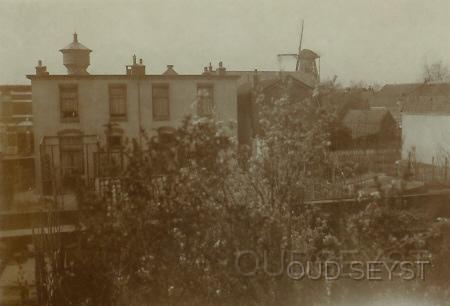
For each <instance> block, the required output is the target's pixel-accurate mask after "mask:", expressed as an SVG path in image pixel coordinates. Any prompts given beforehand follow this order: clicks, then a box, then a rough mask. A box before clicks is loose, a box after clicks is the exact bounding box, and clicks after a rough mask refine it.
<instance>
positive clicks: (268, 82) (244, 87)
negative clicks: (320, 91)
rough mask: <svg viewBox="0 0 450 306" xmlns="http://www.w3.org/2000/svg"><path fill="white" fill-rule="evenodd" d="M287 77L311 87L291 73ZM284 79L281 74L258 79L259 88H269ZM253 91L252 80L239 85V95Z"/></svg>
mask: <svg viewBox="0 0 450 306" xmlns="http://www.w3.org/2000/svg"><path fill="white" fill-rule="evenodd" d="M258 76H259V74H258ZM286 78H291V79H292V80H294V81H295V82H296V83H298V84H300V85H303V86H305V87H309V88H311V87H310V86H309V85H308V84H305V83H304V82H302V81H300V80H298V79H297V78H295V77H292V76H291V75H287V76H286ZM282 80H283V79H282V77H280V76H277V77H274V78H271V79H263V80H258V86H259V88H262V89H267V88H269V87H271V86H273V85H276V84H278V83H279V82H281V81H282ZM252 91H253V82H250V81H247V82H245V83H243V84H241V85H240V86H239V87H238V95H245V94H248V93H250V92H252Z"/></svg>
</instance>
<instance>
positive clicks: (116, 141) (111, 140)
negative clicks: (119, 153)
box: [108, 135, 122, 149]
mask: <svg viewBox="0 0 450 306" xmlns="http://www.w3.org/2000/svg"><path fill="white" fill-rule="evenodd" d="M108 145H109V147H110V148H111V149H117V148H120V147H121V146H122V136H120V135H112V136H109V137H108Z"/></svg>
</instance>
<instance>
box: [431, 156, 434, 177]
mask: <svg viewBox="0 0 450 306" xmlns="http://www.w3.org/2000/svg"><path fill="white" fill-rule="evenodd" d="M431 180H432V181H434V156H433V157H432V158H431Z"/></svg>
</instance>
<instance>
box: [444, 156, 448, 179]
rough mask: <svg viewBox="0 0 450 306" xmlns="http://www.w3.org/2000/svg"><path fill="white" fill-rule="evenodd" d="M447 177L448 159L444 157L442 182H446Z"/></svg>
mask: <svg viewBox="0 0 450 306" xmlns="http://www.w3.org/2000/svg"><path fill="white" fill-rule="evenodd" d="M447 175H448V157H447V156H446V157H445V165H444V181H446V180H447Z"/></svg>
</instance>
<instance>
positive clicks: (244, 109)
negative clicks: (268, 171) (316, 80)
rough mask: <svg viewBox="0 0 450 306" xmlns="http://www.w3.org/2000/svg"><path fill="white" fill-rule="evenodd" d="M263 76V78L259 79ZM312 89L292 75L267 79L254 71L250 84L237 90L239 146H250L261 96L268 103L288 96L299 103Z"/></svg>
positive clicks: (247, 83) (255, 131)
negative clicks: (257, 101) (258, 99)
mask: <svg viewBox="0 0 450 306" xmlns="http://www.w3.org/2000/svg"><path fill="white" fill-rule="evenodd" d="M260 75H263V76H264V77H265V78H263V79H262V80H261V79H260V78H259V77H260ZM312 91H313V88H312V87H311V86H309V85H307V84H305V83H304V82H302V81H301V80H299V79H298V78H296V77H294V76H293V75H292V74H289V73H287V74H284V73H282V72H280V73H279V74H278V75H277V76H276V77H273V78H267V76H265V75H264V73H260V72H258V71H255V72H254V74H253V79H252V82H245V83H243V84H241V85H240V86H239V88H238V139H239V144H241V145H249V146H251V145H252V140H253V138H254V137H255V136H256V135H257V130H258V118H257V114H258V109H257V104H256V99H257V98H258V96H259V95H261V94H262V95H263V97H264V101H265V102H270V101H273V100H276V99H279V98H281V97H283V96H284V95H285V94H288V95H289V97H290V99H292V100H294V101H301V100H303V99H305V98H306V97H309V96H311V94H312Z"/></svg>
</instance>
